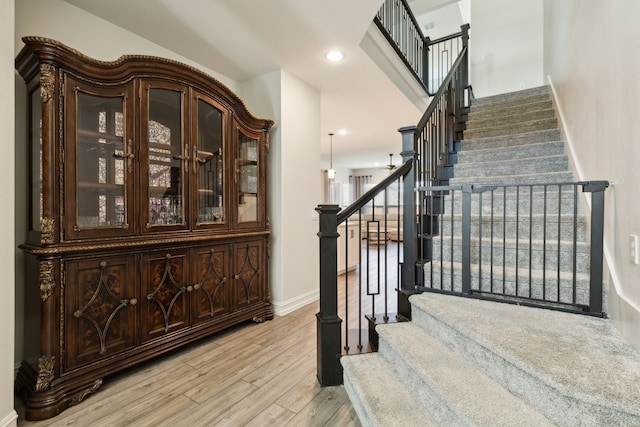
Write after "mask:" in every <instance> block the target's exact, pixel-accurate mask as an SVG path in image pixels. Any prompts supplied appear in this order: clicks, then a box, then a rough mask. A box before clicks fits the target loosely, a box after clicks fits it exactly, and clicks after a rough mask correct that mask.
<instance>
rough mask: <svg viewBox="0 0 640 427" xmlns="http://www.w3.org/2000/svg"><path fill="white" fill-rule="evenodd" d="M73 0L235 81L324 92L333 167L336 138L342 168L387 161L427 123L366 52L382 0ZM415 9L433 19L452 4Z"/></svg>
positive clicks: (325, 142)
mask: <svg viewBox="0 0 640 427" xmlns="http://www.w3.org/2000/svg"><path fill="white" fill-rule="evenodd" d="M66 1H67V2H68V3H71V4H73V5H75V6H77V7H80V8H82V9H85V10H86V11H88V12H90V13H93V14H95V15H97V16H99V17H101V18H103V19H105V20H107V21H109V22H112V23H114V24H116V25H118V26H120V27H122V28H125V29H127V30H128V31H131V32H133V33H135V34H137V35H139V36H141V37H144V38H145V39H147V40H150V41H152V42H154V43H156V44H158V45H160V46H163V47H165V48H167V49H170V50H173V51H175V52H177V53H179V54H180V55H182V56H184V57H186V58H189V59H191V60H193V61H196V62H198V63H200V64H202V65H204V66H206V67H208V68H210V69H213V70H216V71H217V72H219V73H221V74H223V75H226V76H227V77H230V78H231V79H233V80H235V81H238V82H243V81H245V80H248V79H251V78H254V77H257V76H259V75H262V74H265V73H269V72H271V71H275V70H278V69H284V70H286V71H287V72H288V73H290V74H292V75H294V76H296V77H297V78H299V79H300V80H302V81H304V82H306V83H307V84H309V85H310V86H312V87H314V88H316V89H317V90H319V91H320V93H321V103H322V105H321V114H322V119H321V132H322V134H321V135H320V136H319V137H320V138H321V144H322V152H323V157H325V159H326V158H328V152H329V137H328V133H329V132H335V133H337V131H338V130H339V129H343V128H344V129H347V131H348V134H347V135H346V136H338V135H336V136H334V140H333V152H334V159H333V162H334V166H336V167H350V168H366V167H372V166H375V163H379V164H381V165H383V164H385V163H388V159H389V155H388V154H389V153H394V154H397V153H399V152H400V149H401V138H400V134H399V133H398V132H397V129H398V128H400V127H403V126H409V125H413V124H415V123H417V121H418V119H419V118H420V115H421V111H419V110H418V109H417V108H416V107H415V106H414V105H413V104H412V103H411V102H410V101H409V100H408V99H407V97H406V96H404V95H403V94H402V93H401V92H400V90H398V89H397V87H396V86H395V85H394V84H393V83H392V82H391V80H390V79H389V78H388V77H387V76H386V75H385V74H384V73H382V71H380V69H379V68H378V67H377V66H376V65H375V64H374V63H373V61H372V60H371V59H370V58H369V57H368V56H367V55H366V54H365V53H364V52H363V51H362V49H361V48H360V46H359V44H360V41H361V40H362V38H363V36H364V34H365V32H366V30H367V28H368V27H369V25H370V24H371V22H372V20H373V17H374V15H375V13H376V12H377V10H378V8H379V7H380V5H381V4H382V0H348V1H345V0H323V1H317V0H269V1H262V0H135V1H132V0H109V1H105V0H66ZM463 1H469V0H463ZM414 2H415V3H421V4H420V7H421V8H423V7H424V4H422V3H427V4H428V7H427V8H426V9H427V10H426V11H427V12H428V13H432V11H433V10H434V9H437V5H438V4H444V5H448V4H451V3H452V2H451V1H447V0H414ZM410 3H411V2H410ZM453 6H455V8H454V9H452V10H459V8H458V6H457V0H456V1H454V2H453ZM421 10H422V9H421ZM425 19H429V18H424V17H420V21H421V22H422V21H424V20H425ZM438 19H445V18H438ZM447 19H448V18H447ZM458 19H459V15H458ZM459 26H460V23H457V28H459ZM440 27H441V26H440V25H438V26H437V28H440ZM454 31H457V30H454ZM454 31H450V32H454ZM333 48H339V49H341V50H342V51H343V52H344V53H345V56H346V57H345V59H344V60H343V61H342V62H340V63H338V64H331V63H328V62H327V61H326V60H325V59H324V55H325V53H326V52H327V51H329V50H330V49H333ZM396 159H398V158H397V157H396ZM397 161H398V160H396V162H397Z"/></svg>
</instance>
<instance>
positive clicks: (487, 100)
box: [471, 87, 551, 111]
mask: <svg viewBox="0 0 640 427" xmlns="http://www.w3.org/2000/svg"><path fill="white" fill-rule="evenodd" d="M550 97H551V91H550V90H549V88H547V87H540V88H535V89H532V90H527V91H518V92H511V93H503V94H500V95H494V96H487V97H483V98H477V99H474V100H473V101H472V102H471V109H472V111H473V110H474V109H485V108H507V107H509V106H511V105H521V104H530V103H532V102H540V101H548V100H550Z"/></svg>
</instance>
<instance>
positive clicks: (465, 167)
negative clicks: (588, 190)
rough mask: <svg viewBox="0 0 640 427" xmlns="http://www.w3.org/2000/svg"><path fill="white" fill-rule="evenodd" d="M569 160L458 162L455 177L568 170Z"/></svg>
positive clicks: (563, 157)
mask: <svg viewBox="0 0 640 427" xmlns="http://www.w3.org/2000/svg"><path fill="white" fill-rule="evenodd" d="M568 167H569V161H568V160H567V157H566V156H564V155H563V156H557V157H538V158H535V159H524V160H514V161H499V162H485V163H479V164H457V165H455V166H454V172H453V174H454V177H456V178H467V177H479V178H480V177H492V176H507V175H523V174H536V173H551V172H566V171H567V169H568Z"/></svg>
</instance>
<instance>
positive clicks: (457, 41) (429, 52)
mask: <svg viewBox="0 0 640 427" xmlns="http://www.w3.org/2000/svg"><path fill="white" fill-rule="evenodd" d="M373 22H374V23H375V24H376V25H377V27H378V29H380V31H381V32H382V34H383V35H384V36H385V37H386V38H387V41H388V42H389V44H390V45H391V46H392V47H393V48H394V49H395V51H396V53H397V54H398V56H399V57H400V59H401V60H402V61H403V62H404V64H405V66H406V67H407V69H408V70H409V71H410V72H411V73H412V74H413V75H414V76H415V78H416V79H417V80H418V82H419V83H420V84H421V85H422V86H423V87H424V88H425V90H426V91H427V93H428V94H429V95H433V94H434V93H435V92H436V91H437V90H438V88H439V87H440V86H441V85H442V82H443V81H444V79H445V77H446V76H447V74H448V73H449V70H451V68H452V67H453V62H454V61H455V59H456V58H458V56H459V54H460V52H461V51H462V48H463V47H464V46H465V45H466V40H467V39H468V37H469V25H468V24H467V25H463V26H462V27H461V31H460V32H459V33H456V34H451V35H449V36H446V37H442V38H440V39H437V40H431V39H429V37H425V36H424V34H423V33H422V31H421V30H420V25H419V24H418V21H417V20H416V17H415V16H414V15H413V12H412V11H411V8H410V7H409V5H408V4H407V1H406V0H386V1H385V2H384V4H383V5H382V7H380V10H378V13H377V14H376V16H375V18H374V19H373Z"/></svg>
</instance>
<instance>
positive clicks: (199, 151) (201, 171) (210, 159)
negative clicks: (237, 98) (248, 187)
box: [193, 96, 227, 226]
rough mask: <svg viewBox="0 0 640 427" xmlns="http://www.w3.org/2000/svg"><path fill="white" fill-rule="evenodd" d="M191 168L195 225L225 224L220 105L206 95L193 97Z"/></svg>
mask: <svg viewBox="0 0 640 427" xmlns="http://www.w3.org/2000/svg"><path fill="white" fill-rule="evenodd" d="M196 111H197V112H196V117H197V121H196V126H195V139H196V141H195V144H196V145H195V149H194V158H193V167H194V175H195V178H196V179H195V181H196V182H195V194H196V200H195V202H196V212H197V218H196V225H197V226H202V225H205V224H220V223H225V222H226V220H227V218H226V214H225V199H224V195H225V191H224V184H225V180H224V177H225V173H226V170H225V162H224V157H225V153H224V139H225V138H224V134H225V132H224V125H223V124H224V123H225V115H226V114H225V113H224V112H223V110H222V108H220V107H218V106H216V104H215V103H214V102H213V101H211V100H209V99H206V98H202V97H200V96H198V97H197V98H196Z"/></svg>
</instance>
